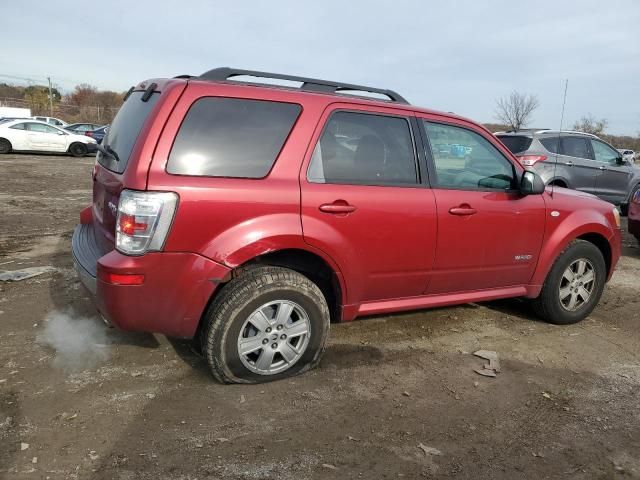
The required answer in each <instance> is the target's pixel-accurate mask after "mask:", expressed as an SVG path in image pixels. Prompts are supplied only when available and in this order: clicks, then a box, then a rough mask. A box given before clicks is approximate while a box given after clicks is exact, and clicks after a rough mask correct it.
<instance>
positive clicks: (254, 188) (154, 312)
mask: <svg viewBox="0 0 640 480" xmlns="http://www.w3.org/2000/svg"><path fill="white" fill-rule="evenodd" d="M239 76H244V77H243V78H245V79H246V78H247V77H251V78H250V79H251V80H252V82H241V81H238V78H236V79H235V80H233V79H234V78H235V77H239ZM265 77H269V78H271V79H276V80H278V81H286V83H288V86H276V85H268V84H264V83H260V82H261V81H262V82H264V81H263V80H262V79H263V78H265ZM291 84H294V85H295V86H291ZM99 149H100V151H99V153H98V155H97V159H96V165H95V167H94V170H93V205H91V206H90V207H87V208H86V209H85V210H83V211H82V213H81V215H80V220H81V224H80V225H79V226H78V227H77V228H76V230H75V232H74V235H73V241H72V250H73V256H74V259H75V264H76V269H77V271H78V273H79V275H80V278H81V280H82V282H83V284H84V285H85V286H86V287H87V288H88V289H89V290H90V291H91V292H92V293H93V296H94V297H95V302H96V304H97V307H98V309H99V310H100V312H101V313H102V315H103V316H104V317H105V319H106V320H107V321H108V322H110V323H112V324H114V325H116V326H118V327H120V328H122V329H125V330H138V331H147V332H157V333H163V334H166V335H170V336H176V337H186V338H197V339H199V340H200V341H201V345H202V351H203V354H204V356H205V358H206V360H207V362H208V365H209V367H210V369H211V372H212V373H213V375H214V376H215V378H217V379H218V380H220V381H223V382H244V383H253V382H264V381H269V380H273V379H277V378H282V377H285V376H289V375H293V374H296V373H300V372H302V371H306V370H308V369H309V368H311V367H313V366H314V365H316V364H317V363H318V361H319V360H320V356H321V353H322V351H323V349H324V345H325V342H326V339H327V335H328V331H329V323H330V321H332V320H333V321H350V320H353V319H354V318H356V317H358V316H364V315H372V314H381V313H390V312H398V311H404V310H415V309H421V308H427V307H434V306H442V305H453V304H460V303H466V302H477V301H483V300H493V299H498V298H507V297H525V298H529V299H532V304H533V306H534V309H535V311H536V312H537V313H538V314H539V315H540V316H541V317H542V318H544V319H546V320H548V321H550V322H553V323H559V324H567V323H572V322H577V321H579V320H581V319H583V318H585V317H586V316H587V315H588V314H589V313H590V312H591V311H592V310H593V308H594V307H595V306H596V304H597V303H598V300H599V299H600V296H601V294H602V291H603V288H604V284H605V282H606V281H607V280H608V279H609V278H610V277H611V274H612V272H613V270H614V268H615V265H616V263H617V261H618V259H619V257H620V219H619V216H618V212H617V210H616V209H615V208H614V207H613V206H612V205H611V204H608V203H605V202H603V201H601V200H599V199H597V198H596V197H594V196H592V195H589V194H585V193H581V192H576V191H572V190H566V189H563V188H558V187H555V189H553V190H551V189H549V188H547V189H546V190H545V186H544V184H543V182H542V180H541V179H540V177H538V176H537V175H536V174H535V173H533V172H526V171H524V169H523V168H522V166H521V165H520V164H519V163H518V161H517V160H516V159H515V158H514V157H513V155H512V154H511V152H510V151H509V150H508V149H507V148H505V147H504V145H502V143H501V142H500V141H499V140H497V139H496V138H495V137H494V136H493V135H492V134H491V133H489V132H488V131H487V130H486V129H485V128H483V127H482V126H480V125H478V124H477V123H474V122H472V121H470V120H467V119H464V118H461V117H458V116H456V115H453V114H449V113H441V112H435V111H431V110H426V109H422V108H418V107H414V106H412V105H409V104H408V103H407V102H406V101H405V100H404V99H403V98H402V97H401V96H400V95H398V94H397V93H395V92H393V91H390V90H382V89H376V88H369V87H363V86H359V85H349V84H344V83H337V82H331V81H325V80H317V79H310V78H301V77H292V76H286V75H280V74H268V73H263V72H253V71H245V70H233V69H229V68H219V69H215V70H211V71H209V72H207V73H205V74H203V75H201V76H199V77H189V76H183V77H178V78H173V79H154V80H148V81H145V82H142V83H140V84H139V85H137V86H136V87H132V88H131V90H130V91H129V93H128V94H127V97H126V99H125V102H124V104H123V106H122V108H121V109H120V111H119V112H118V114H117V116H116V118H115V120H114V121H113V123H112V125H111V127H110V128H109V131H108V134H107V136H106V137H105V139H104V140H103V142H102V145H100V146H99ZM460 152H464V154H463V155H461V154H460Z"/></svg>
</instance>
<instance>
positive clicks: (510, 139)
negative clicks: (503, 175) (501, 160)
mask: <svg viewBox="0 0 640 480" xmlns="http://www.w3.org/2000/svg"><path fill="white" fill-rule="evenodd" d="M497 137H498V138H499V139H500V141H501V142H502V143H504V146H505V147H507V148H508V149H509V150H511V153H520V152H524V151H525V150H526V149H527V148H529V145H531V142H532V141H533V139H532V138H531V137H525V136H524V135H497Z"/></svg>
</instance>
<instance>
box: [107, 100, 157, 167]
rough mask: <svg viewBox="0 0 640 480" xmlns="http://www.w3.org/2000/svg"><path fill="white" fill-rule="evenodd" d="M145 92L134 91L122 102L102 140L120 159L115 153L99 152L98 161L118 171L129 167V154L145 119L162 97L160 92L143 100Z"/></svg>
mask: <svg viewBox="0 0 640 480" xmlns="http://www.w3.org/2000/svg"><path fill="white" fill-rule="evenodd" d="M143 94H144V92H133V93H132V94H131V95H129V98H127V100H126V101H125V102H124V103H123V104H122V107H120V110H119V111H118V114H117V115H116V117H115V118H114V119H113V123H111V126H110V127H109V130H108V131H107V136H106V137H105V138H104V140H103V141H102V143H103V145H105V147H109V148H110V149H111V150H113V151H114V152H116V154H117V157H118V158H119V161H117V160H116V159H115V158H114V157H115V155H113V156H112V155H105V154H103V153H102V152H98V155H97V159H98V162H99V163H100V164H101V165H102V166H104V167H106V168H108V169H109V170H112V171H114V172H116V173H122V172H124V171H125V169H126V168H127V163H128V162H129V156H130V155H131V151H132V150H133V146H134V145H135V143H136V139H137V138H138V134H139V133H140V131H141V130H142V127H143V125H144V122H145V120H146V119H147V116H148V115H149V112H151V110H152V109H153V106H154V105H155V103H156V102H157V101H158V98H160V94H159V93H154V94H153V95H151V97H150V98H149V100H147V101H146V102H143V101H142V100H141V98H142V95H143Z"/></svg>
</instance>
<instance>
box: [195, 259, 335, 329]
mask: <svg viewBox="0 0 640 480" xmlns="http://www.w3.org/2000/svg"><path fill="white" fill-rule="evenodd" d="M313 250H314V249H312V248H301V247H295V248H282V249H280V250H269V251H265V252H262V253H260V254H258V255H255V256H253V257H250V258H245V259H244V261H243V262H241V263H239V264H237V265H235V266H234V267H233V269H232V270H231V271H230V272H229V273H228V274H227V275H226V276H225V277H224V278H223V279H222V281H221V284H220V285H219V286H218V288H216V289H215V291H214V292H213V294H212V295H211V297H210V298H209V301H208V302H207V305H206V306H205V308H204V310H203V314H202V317H201V318H200V321H199V322H198V327H197V330H196V333H195V338H198V337H199V335H200V333H201V331H202V327H203V324H204V322H203V319H204V316H205V314H206V312H207V311H208V309H209V307H210V305H211V303H213V302H214V301H215V299H216V298H217V297H218V296H219V295H220V294H221V292H222V291H223V290H224V288H225V287H226V284H228V282H229V281H231V280H232V279H234V278H237V277H239V276H241V275H243V273H245V272H246V271H248V270H250V269H251V268H252V267H256V266H265V265H269V266H274V267H283V268H289V269H291V270H294V271H296V272H298V273H300V274H302V275H305V276H306V277H307V278H309V279H310V280H311V281H312V282H314V283H315V284H316V285H317V286H318V288H320V290H321V291H322V294H323V295H324V297H325V299H326V301H327V305H328V307H329V313H330V316H331V321H332V322H340V321H341V320H342V305H343V300H344V299H345V298H346V285H345V283H344V279H343V277H342V274H341V272H340V270H339V269H338V268H337V266H336V265H335V263H334V262H333V260H331V259H330V258H328V257H326V256H325V255H324V254H323V252H316V251H313Z"/></svg>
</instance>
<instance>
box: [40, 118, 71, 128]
mask: <svg viewBox="0 0 640 480" xmlns="http://www.w3.org/2000/svg"><path fill="white" fill-rule="evenodd" d="M32 118H33V119H34V120H38V121H39V122H44V123H48V124H49V125H53V126H55V127H66V126H67V125H68V124H67V122H65V121H64V120H60V119H59V118H55V117H32Z"/></svg>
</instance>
